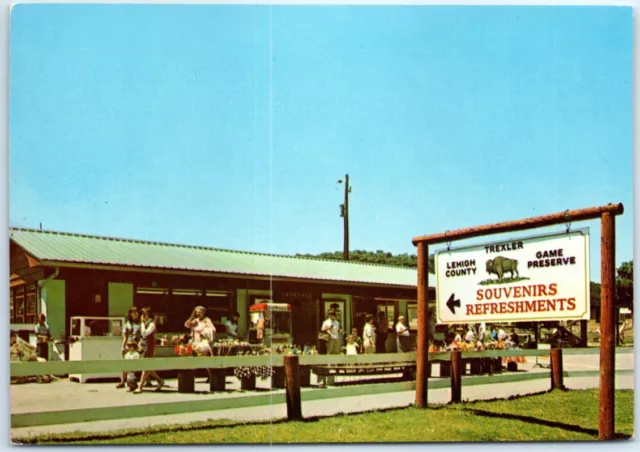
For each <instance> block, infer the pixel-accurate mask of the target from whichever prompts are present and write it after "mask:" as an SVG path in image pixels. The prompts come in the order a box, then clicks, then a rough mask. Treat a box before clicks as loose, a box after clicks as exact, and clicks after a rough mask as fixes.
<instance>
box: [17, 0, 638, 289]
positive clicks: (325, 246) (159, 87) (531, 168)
mask: <svg viewBox="0 0 640 452" xmlns="http://www.w3.org/2000/svg"><path fill="white" fill-rule="evenodd" d="M631 77H632V15H631V9H630V8H623V7H606V8H605V7H598V8H595V7H475V8H474V7H453V6H451V7H431V6H429V7H424V6H423V7H379V6H378V7H362V6H360V7H344V6H338V7H329V6H304V7H286V6H275V7H271V8H270V7H268V6H257V7H256V6H223V5H219V6H214V5H206V6H188V5H184V6H176V5H155V6H146V5H138V6H133V5H108V6H105V5H18V6H17V7H14V9H13V11H12V18H11V41H10V107H9V108H10V110H9V114H10V168H9V171H10V172H9V180H10V224H11V225H12V226H19V227H36V228H37V227H38V225H39V223H40V222H42V223H43V227H44V228H45V229H49V230H60V231H67V232H79V233H87V234H97V235H107V236H115V237H125V238H136V239H144V240H157V241H164V242H173V243H183V244H193V245H206V246H215V247H221V248H230V249H239V250H247V251H260V252H274V253H282V254H290V253H291V254H293V253H319V252H323V251H334V250H341V249H342V219H341V218H340V217H339V207H338V206H339V204H340V203H342V202H343V191H342V186H341V185H338V184H337V183H336V181H337V180H338V179H340V178H343V176H344V174H345V173H349V175H350V178H351V183H352V185H353V192H352V195H351V198H350V205H351V206H350V207H351V209H350V217H351V224H350V227H351V249H366V250H372V251H375V250H379V249H382V250H385V251H389V252H393V253H404V252H408V253H414V252H415V248H414V247H413V245H412V244H411V238H412V237H414V236H417V235H421V234H427V233H436V232H442V231H445V230H452V229H457V228H461V227H467V226H475V225H480V224H486V223H493V222H498V221H505V220H512V219H519V218H526V217H531V216H536V215H543V214H548V213H555V212H560V211H564V210H566V209H576V208H582V207H589V206H596V205H602V204H606V203H609V202H622V203H624V204H625V214H624V215H623V216H622V217H618V220H617V234H618V236H617V255H616V260H617V262H618V264H619V263H621V262H622V261H627V260H631V259H632V256H633V250H632V248H633V206H632V177H633V168H632V155H633V154H632V84H631ZM584 226H588V227H590V228H591V234H592V236H591V273H592V279H593V280H595V281H599V280H600V270H599V265H600V260H599V257H600V250H599V245H600V237H599V236H600V227H599V222H598V221H591V222H583V223H578V224H575V225H574V227H584ZM563 228H564V226H557V227H555V228H551V229H549V228H546V229H544V230H540V232H548V231H549V230H562V229H563ZM529 234H531V233H520V234H516V235H515V236H523V235H529ZM509 236H513V235H509ZM496 238H500V237H499V236H498V237H496V236H493V237H486V238H483V239H476V240H474V241H466V242H461V243H459V244H456V245H464V244H469V243H478V242H482V241H495V239H496Z"/></svg>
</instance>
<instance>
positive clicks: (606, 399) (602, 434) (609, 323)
mask: <svg viewBox="0 0 640 452" xmlns="http://www.w3.org/2000/svg"><path fill="white" fill-rule="evenodd" d="M615 224H616V223H615V216H614V215H613V214H612V213H610V212H604V213H603V214H602V232H601V234H602V237H601V249H600V251H601V261H602V262H601V265H602V275H601V280H602V290H601V301H600V309H601V313H600V410H599V419H598V432H599V439H600V440H610V439H613V437H614V433H615V420H614V412H615V411H614V408H615V402H614V397H615V360H616V356H615V352H616V350H615V340H616V326H615V300H614V287H615V262H616V255H615V249H616V248H615V246H616V244H615Z"/></svg>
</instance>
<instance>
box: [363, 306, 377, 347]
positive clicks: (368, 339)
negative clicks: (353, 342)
mask: <svg viewBox="0 0 640 452" xmlns="http://www.w3.org/2000/svg"><path fill="white" fill-rule="evenodd" d="M365 322H366V323H365V324H364V330H363V332H362V345H363V346H364V352H365V354H370V353H375V352H376V330H375V328H374V327H373V314H367V316H366V317H365Z"/></svg>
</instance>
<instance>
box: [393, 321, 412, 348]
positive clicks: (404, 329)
mask: <svg viewBox="0 0 640 452" xmlns="http://www.w3.org/2000/svg"><path fill="white" fill-rule="evenodd" d="M410 339H411V334H410V333H409V327H408V326H407V324H406V323H405V318H404V316H403V315H401V316H400V317H398V323H397V324H396V341H397V345H398V352H400V353H408V352H409V340H410Z"/></svg>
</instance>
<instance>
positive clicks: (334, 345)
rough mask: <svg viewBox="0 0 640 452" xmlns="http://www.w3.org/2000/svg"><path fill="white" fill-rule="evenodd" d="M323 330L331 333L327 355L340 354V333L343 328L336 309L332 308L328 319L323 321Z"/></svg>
mask: <svg viewBox="0 0 640 452" xmlns="http://www.w3.org/2000/svg"><path fill="white" fill-rule="evenodd" d="M321 331H323V332H325V333H329V341H328V343H327V355H339V354H340V335H341V334H342V329H341V328H340V322H338V320H337V319H336V311H335V310H333V309H330V310H329V312H328V316H327V320H325V321H324V322H323V323H322V328H321Z"/></svg>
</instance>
